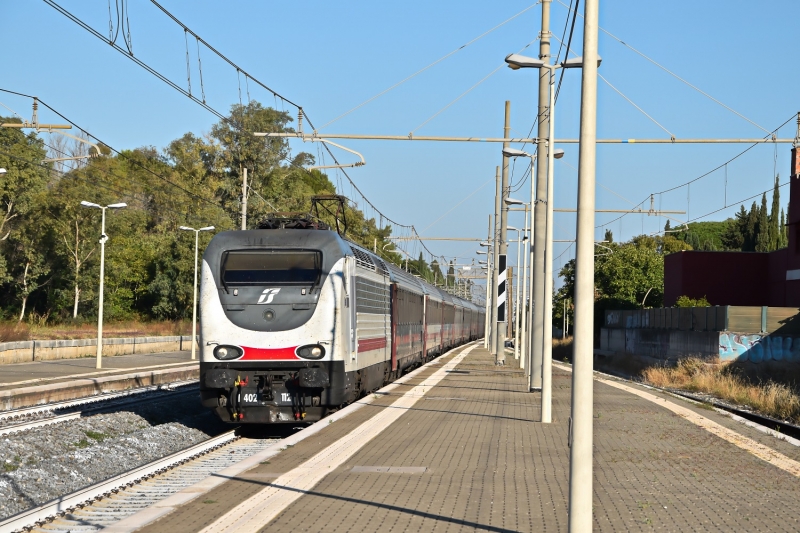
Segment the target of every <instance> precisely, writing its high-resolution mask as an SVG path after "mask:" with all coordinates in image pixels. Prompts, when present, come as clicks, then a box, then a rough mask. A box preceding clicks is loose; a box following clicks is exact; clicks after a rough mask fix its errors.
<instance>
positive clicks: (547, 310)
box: [503, 91, 564, 424]
mask: <svg viewBox="0 0 800 533" xmlns="http://www.w3.org/2000/svg"><path fill="white" fill-rule="evenodd" d="M552 94H553V93H552V91H551V95H552ZM551 104H552V98H551ZM551 109H552V108H551ZM552 129H553V120H552V111H551V117H550V131H551V134H552ZM503 152H504V153H506V154H507V155H508V156H509V157H515V156H516V157H519V156H527V157H530V158H531V168H533V157H534V156H532V155H531V154H529V153H527V152H523V151H522V150H515V149H513V148H506V149H504V150H503ZM562 157H564V150H561V149H556V150H552V149H550V144H549V142H548V149H547V158H548V176H547V200H545V202H546V209H545V224H546V227H545V231H544V234H545V235H544V238H545V242H544V252H545V253H544V256H545V261H544V271H543V272H542V273H541V274H542V275H543V279H542V281H541V286H542V289H543V296H544V297H543V298H542V301H541V302H539V303H540V306H541V307H543V308H544V309H543V316H542V319H543V323H542V325H541V328H534V329H533V331H532V334H533V347H532V348H531V351H533V349H534V348H535V347H536V346H541V350H542V352H541V353H542V363H541V364H542V367H541V369H542V374H541V375H542V422H544V423H546V424H549V423H550V422H551V421H552V415H551V411H552V409H551V404H552V363H553V354H552V348H553V326H552V322H553V181H554V180H553V159H554V158H555V159H561V158H562ZM536 201H537V202H539V201H540V200H539V199H538V198H537V199H536ZM534 246H536V242H535V241H534ZM533 277H534V283H538V276H536V275H534V276H533ZM540 342H541V344H539V343H540ZM530 375H531V376H532V375H533V372H531V374H530Z"/></svg>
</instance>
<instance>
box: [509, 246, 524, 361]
mask: <svg viewBox="0 0 800 533" xmlns="http://www.w3.org/2000/svg"><path fill="white" fill-rule="evenodd" d="M523 231H524V230H523ZM522 235H523V232H521V231H517V268H516V269H515V270H514V272H516V274H517V286H516V291H515V292H514V329H513V331H512V333H513V335H514V359H516V360H519V330H520V327H519V325H520V324H519V319H520V309H519V300H520V296H521V295H520V293H521V292H522V284H524V283H525V282H524V280H525V273H524V272H520V269H519V262H520V259H521V256H520V253H521V252H522Z"/></svg>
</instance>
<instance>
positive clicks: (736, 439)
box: [556, 365, 800, 477]
mask: <svg viewBox="0 0 800 533" xmlns="http://www.w3.org/2000/svg"><path fill="white" fill-rule="evenodd" d="M556 366H558V368H560V369H562V370H566V371H568V372H572V368H571V367H566V366H561V365H556ZM594 379H595V380H597V381H598V382H600V383H603V384H604V385H609V386H611V387H614V388H617V389H621V390H624V391H625V392H629V393H631V394H634V395H636V396H638V397H640V398H643V399H645V400H647V401H650V402H653V403H654V404H656V405H659V406H661V407H664V408H665V409H669V410H670V411H672V412H673V413H675V414H676V415H678V416H680V417H682V418H685V419H686V420H688V421H689V422H691V423H693V424H695V425H696V426H698V427H700V428H702V429H705V430H706V431H708V432H709V433H712V434H714V435H716V436H717V437H719V438H721V439H723V440H726V441H728V442H730V443H731V444H733V445H734V446H738V447H739V448H741V449H742V450H744V451H746V452H749V453H751V454H753V455H755V456H756V457H758V458H759V459H761V460H763V461H766V462H768V463H769V464H771V465H774V466H777V467H778V468H780V469H781V470H783V471H785V472H788V473H790V474H792V475H793V476H797V477H800V463H799V462H797V461H795V460H794V459H790V458H789V457H787V456H785V455H783V454H782V453H780V452H777V451H775V450H773V449H772V448H770V447H768V446H765V445H763V444H761V443H760V442H756V441H754V440H753V439H751V438H749V437H745V436H744V435H742V434H740V433H736V432H735V431H733V430H731V429H728V428H726V427H725V426H723V425H721V424H718V423H717V422H714V421H713V420H711V419H710V418H706V417H705V416H703V415H701V414H699V413H696V412H695V411H693V410H691V409H689V408H687V407H683V406H682V405H678V404H676V403H674V402H671V401H669V400H667V399H666V398H659V397H658V396H656V395H654V394H650V393H649V392H645V391H643V390H639V389H637V388H634V387H630V386H628V385H624V384H622V383H618V382H616V381H611V380H608V379H603V378H599V377H597V376H595V378H594Z"/></svg>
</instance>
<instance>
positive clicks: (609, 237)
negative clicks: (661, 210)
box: [603, 222, 669, 242]
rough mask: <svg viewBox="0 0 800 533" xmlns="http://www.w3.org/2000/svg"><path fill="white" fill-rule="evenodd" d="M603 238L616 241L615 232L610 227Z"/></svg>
mask: <svg viewBox="0 0 800 533" xmlns="http://www.w3.org/2000/svg"><path fill="white" fill-rule="evenodd" d="M667 224H669V222H667ZM603 240H604V241H605V242H614V234H613V233H611V230H610V229H607V230H606V233H605V235H604V236H603Z"/></svg>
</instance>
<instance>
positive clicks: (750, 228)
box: [742, 200, 758, 252]
mask: <svg viewBox="0 0 800 533" xmlns="http://www.w3.org/2000/svg"><path fill="white" fill-rule="evenodd" d="M743 234H744V244H743V245H742V251H743V252H754V251H755V249H756V237H757V235H758V206H757V205H756V202H755V200H753V205H752V206H751V207H750V212H749V213H747V222H746V224H745V230H744V232H743Z"/></svg>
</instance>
